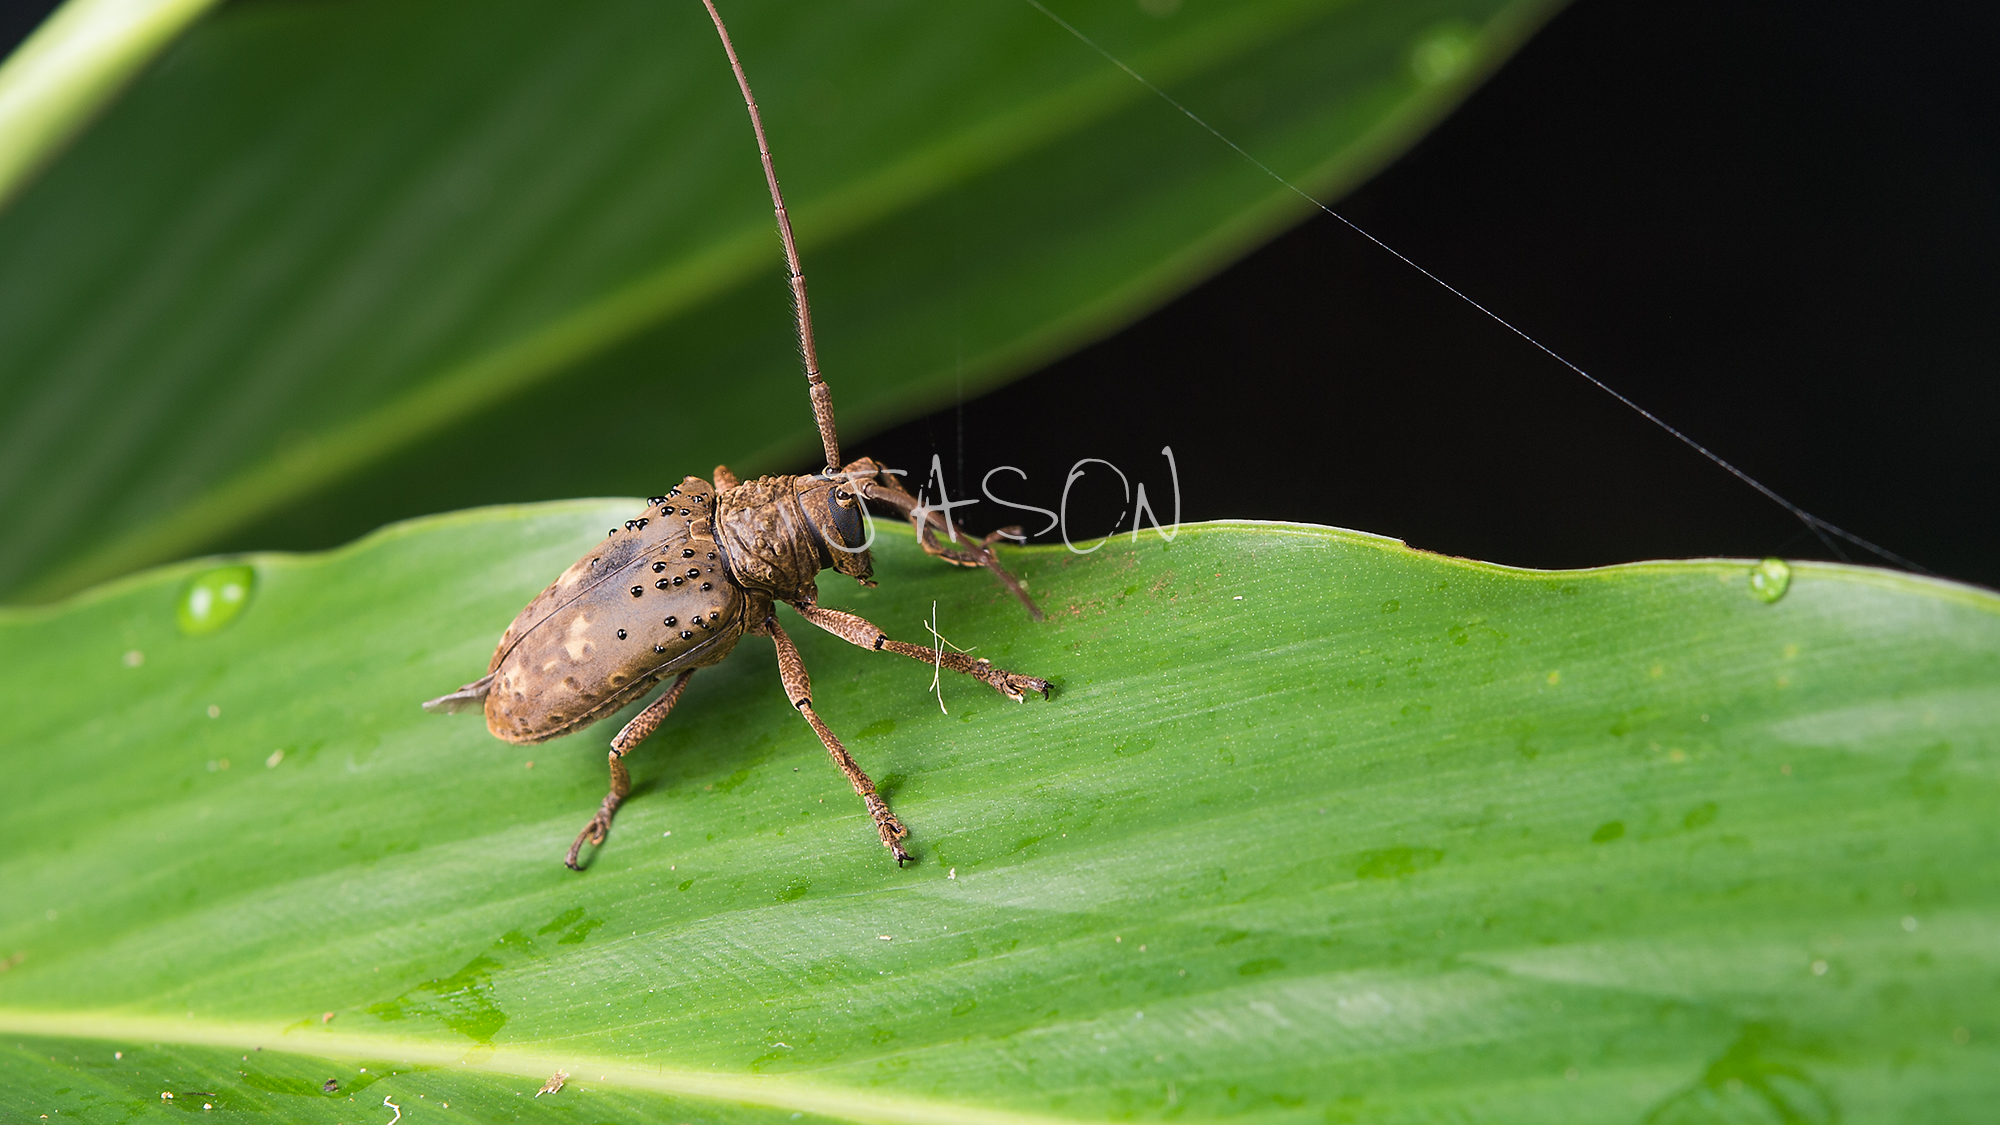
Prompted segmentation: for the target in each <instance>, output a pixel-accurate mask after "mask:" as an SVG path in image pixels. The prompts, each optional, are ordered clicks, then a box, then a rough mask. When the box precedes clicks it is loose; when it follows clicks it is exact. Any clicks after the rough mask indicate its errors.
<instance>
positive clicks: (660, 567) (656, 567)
mask: <svg viewBox="0 0 2000 1125" xmlns="http://www.w3.org/2000/svg"><path fill="white" fill-rule="evenodd" d="M665 569H667V564H666V563H665V562H656V563H654V564H653V573H654V574H658V573H660V572H661V571H663V570H665Z"/></svg>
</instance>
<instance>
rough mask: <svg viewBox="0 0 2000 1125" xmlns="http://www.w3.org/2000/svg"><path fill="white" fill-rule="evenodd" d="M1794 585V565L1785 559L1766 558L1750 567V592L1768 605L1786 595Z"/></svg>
mask: <svg viewBox="0 0 2000 1125" xmlns="http://www.w3.org/2000/svg"><path fill="white" fill-rule="evenodd" d="M1791 587H1792V567H1791V564H1789V563H1787V562H1786V561H1785V560H1783V559H1765V560H1764V561H1763V562H1760V563H1758V564H1757V565H1756V566H1754V567H1751V568H1750V592H1751V593H1752V594H1755V595H1756V596H1757V600H1758V601H1760V602H1763V603H1765V604H1766V605H1768V604H1770V603H1771V602H1775V601H1777V600H1778V599H1779V598H1782V597H1784V596H1785V591H1786V590H1789V589H1791Z"/></svg>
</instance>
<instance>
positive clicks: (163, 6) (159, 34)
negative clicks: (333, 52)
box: [0, 0, 215, 203]
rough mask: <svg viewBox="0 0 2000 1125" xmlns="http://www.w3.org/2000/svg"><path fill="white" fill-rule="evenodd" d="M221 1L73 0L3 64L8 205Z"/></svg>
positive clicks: (0, 172)
mask: <svg viewBox="0 0 2000 1125" xmlns="http://www.w3.org/2000/svg"><path fill="white" fill-rule="evenodd" d="M214 6H215V0H68V2H67V3H65V4H63V5H62V7H60V8H57V9H56V10H55V11H54V12H53V13H51V14H50V15H49V17H48V19H46V20H44V21H43V22H42V25H41V26H40V27H37V28H36V29H35V30H34V31H33V32H32V33H31V34H29V36H28V38H27V39H26V40H24V41H22V43H21V45H20V46H19V47H17V48H15V50H14V51H13V53H12V54H10V55H8V56H7V61H6V63H5V64H0V203H4V202H5V201H7V200H9V199H11V198H13V196H14V194H15V193H16V192H17V191H19V190H20V189H21V187H22V186H23V185H24V184H26V183H27V182H28V181H29V180H30V179H32V178H33V176H34V174H35V173H36V172H37V171H39V170H40V169H41V167H42V166H43V165H44V164H45V163H46V162H47V161H48V160H49V158H50V157H51V156H52V155H53V154H54V153H55V152H57V151H58V150H60V149H61V147H62V145H63V144H64V143H65V142H67V141H68V140H69V139H70V138H71V137H72V136H74V135H75V133H76V131H77V130H78V129H80V128H82V126H83V125H84V123H85V122H87V121H88V120H89V119H90V116H91V114H93V113H96V112H97V111H98V110H100V109H102V108H103V107H104V105H105V103H107V102H109V101H110V100H111V99H112V97H113V96H115V95H116V94H117V93H118V91H119V89H120V88H121V87H123V86H124V84H125V83H126V82H127V81H129V80H130V79H131V78H132V76H133V75H134V74H135V73H137V72H138V71H139V70H140V68H142V67H144V66H145V65H146V64H147V63H148V62H150V61H151V60H152V58H153V56H154V55H155V54H157V53H158V52H159V51H160V50H161V49H162V48H164V47H165V46H166V45H167V44H168V43H170V42H172V41H173V39H174V37H175V36H176V35H179V34H180V33H181V32H182V31H184V30H186V28H187V26H188V25H189V24H191V23H193V22H194V21H195V20H197V19H199V18H201V16H202V15H203V14H204V13H206V12H207V11H208V10H209V9H210V8H212V7H214Z"/></svg>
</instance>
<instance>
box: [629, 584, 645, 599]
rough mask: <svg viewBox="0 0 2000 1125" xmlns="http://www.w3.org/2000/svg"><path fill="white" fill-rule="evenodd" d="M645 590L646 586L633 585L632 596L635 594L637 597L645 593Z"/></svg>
mask: <svg viewBox="0 0 2000 1125" xmlns="http://www.w3.org/2000/svg"><path fill="white" fill-rule="evenodd" d="M645 592H646V588H645V587H644V586H634V587H632V596H633V597H635V598H636V597H638V596H640V595H641V594H644V593H645Z"/></svg>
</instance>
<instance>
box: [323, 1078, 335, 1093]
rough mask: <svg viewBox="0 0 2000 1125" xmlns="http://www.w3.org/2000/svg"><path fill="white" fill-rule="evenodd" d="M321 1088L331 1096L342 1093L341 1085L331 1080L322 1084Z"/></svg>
mask: <svg viewBox="0 0 2000 1125" xmlns="http://www.w3.org/2000/svg"><path fill="white" fill-rule="evenodd" d="M319 1088H320V1089H322V1090H324V1091H326V1092H327V1093H329V1094H334V1093H338V1092H340V1083H338V1082H336V1081H334V1080H333V1079H331V1078H329V1079H327V1080H326V1081H324V1082H322V1083H320V1084H319Z"/></svg>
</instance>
